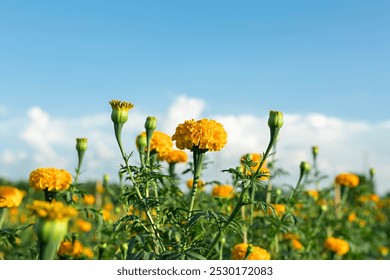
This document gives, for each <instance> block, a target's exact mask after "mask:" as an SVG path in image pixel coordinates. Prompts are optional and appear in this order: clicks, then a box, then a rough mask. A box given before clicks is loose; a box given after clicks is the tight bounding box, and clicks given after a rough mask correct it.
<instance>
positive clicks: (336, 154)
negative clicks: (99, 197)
mask: <svg viewBox="0 0 390 280" xmlns="http://www.w3.org/2000/svg"><path fill="white" fill-rule="evenodd" d="M205 106H206V102H205V101H204V100H200V99H196V98H191V97H188V96H185V95H180V96H178V97H177V98H176V99H175V100H174V102H173V103H172V104H171V106H170V107H169V108H168V109H167V110H166V112H165V114H164V113H163V114H162V115H160V116H159V117H158V130H161V131H164V132H166V133H168V134H170V135H172V134H173V133H174V130H175V127H176V126H177V124H179V123H181V122H183V121H184V120H186V119H191V118H194V119H198V118H202V117H207V118H213V119H215V120H217V121H219V122H221V123H222V124H223V125H224V127H225V129H226V131H227V133H228V143H227V145H226V146H225V147H224V149H223V150H222V151H220V152H213V153H208V158H209V159H210V160H211V161H212V162H213V163H212V164H211V165H210V166H209V168H208V170H207V171H206V172H204V174H203V176H204V179H205V180H214V179H216V180H220V181H223V182H225V181H226V182H228V181H229V179H230V177H229V175H228V174H226V173H222V172H221V170H222V169H227V168H230V167H235V166H237V165H238V164H239V159H240V157H241V156H242V155H243V154H245V153H252V152H253V153H262V152H263V151H264V149H265V148H266V145H267V143H268V138H269V129H268V127H267V119H268V116H266V115H264V116H257V115H253V114H242V115H210V116H205V115H203V111H204V108H205ZM1 111H2V112H3V114H2V115H1V117H2V120H1V121H2V128H0V137H1V138H2V139H3V141H2V142H1V143H0V160H1V162H2V164H1V166H0V176H2V177H5V178H9V179H26V178H28V175H29V173H30V172H31V171H32V170H34V169H36V168H38V167H49V166H54V167H57V168H65V169H67V170H69V171H71V172H72V171H73V170H74V167H75V166H76V164H77V153H76V150H75V144H76V140H75V139H76V138H79V137H86V138H88V150H87V153H86V158H85V160H84V164H85V165H84V173H83V174H82V177H81V178H80V179H84V180H100V179H101V177H102V176H103V174H109V175H110V176H111V178H113V180H115V178H117V174H118V168H119V166H120V163H121V157H120V153H119V150H118V147H117V145H116V142H115V137H114V134H113V127H112V122H111V119H110V112H108V111H107V112H104V113H101V114H96V115H88V116H84V117H82V118H58V117H56V116H54V115H49V114H48V113H47V112H45V110H44V108H39V107H32V108H30V109H29V110H28V112H26V115H25V116H23V117H21V118H19V119H14V118H9V116H8V114H7V111H8V110H7V108H2V110H1ZM146 117H147V116H146V115H145V114H143V113H140V112H137V111H136V110H132V111H130V112H129V121H128V122H127V123H126V125H125V128H124V130H123V142H124V145H125V147H127V151H128V152H131V151H135V144H134V139H135V137H136V136H137V135H138V134H139V133H140V132H142V131H143V129H144V128H143V126H144V122H145V118H146ZM389 136H390V120H389V121H384V122H378V123H374V124H372V123H366V122H362V121H346V120H343V119H338V118H334V117H331V116H325V115H322V114H318V113H310V114H288V113H285V114H284V125H283V127H282V129H281V132H280V136H279V140H278V143H277V148H276V151H277V153H276V158H277V160H278V164H279V166H280V167H281V168H283V169H285V170H286V171H287V172H289V173H290V176H289V177H286V178H285V180H286V181H287V183H288V184H294V183H295V181H296V180H297V177H298V172H299V164H300V162H301V161H308V162H311V147H312V146H314V145H316V146H318V147H319V149H320V153H319V162H318V163H319V168H320V170H321V171H322V172H323V173H325V174H327V175H329V177H330V178H333V177H334V176H335V175H337V174H338V173H341V172H358V173H368V170H369V168H371V167H373V168H375V169H376V171H377V175H376V176H377V177H376V178H377V191H378V192H379V193H381V194H384V193H387V192H390V185H388V182H389V181H390V174H389V172H387V170H389V169H390V163H389V161H388V158H387V153H386V151H390V144H389V142H388V141H387V139H388V137H389ZM133 161H134V163H135V164H136V163H137V157H134V159H133Z"/></svg>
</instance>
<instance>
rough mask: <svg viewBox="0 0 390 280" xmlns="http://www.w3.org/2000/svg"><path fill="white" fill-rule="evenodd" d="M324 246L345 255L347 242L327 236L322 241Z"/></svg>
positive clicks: (347, 246)
mask: <svg viewBox="0 0 390 280" xmlns="http://www.w3.org/2000/svg"><path fill="white" fill-rule="evenodd" d="M324 247H325V249H327V250H330V251H332V252H334V253H336V255H340V256H342V255H345V254H346V253H348V251H349V243H348V242H347V241H345V240H343V239H341V238H335V237H328V238H327V239H326V240H325V242H324Z"/></svg>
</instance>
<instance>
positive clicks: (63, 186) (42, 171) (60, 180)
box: [29, 168, 72, 191]
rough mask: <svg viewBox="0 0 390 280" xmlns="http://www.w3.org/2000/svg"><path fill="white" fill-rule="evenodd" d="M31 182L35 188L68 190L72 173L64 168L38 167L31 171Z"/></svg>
mask: <svg viewBox="0 0 390 280" xmlns="http://www.w3.org/2000/svg"><path fill="white" fill-rule="evenodd" d="M29 182H30V185H31V187H32V188H33V189H35V190H45V189H46V190H48V191H60V190H67V189H68V188H69V187H70V184H71V183H72V175H70V173H69V172H68V171H66V170H64V169H56V168H38V169H36V170H34V171H32V172H31V173H30V178H29Z"/></svg>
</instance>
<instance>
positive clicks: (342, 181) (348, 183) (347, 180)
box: [335, 173, 359, 188]
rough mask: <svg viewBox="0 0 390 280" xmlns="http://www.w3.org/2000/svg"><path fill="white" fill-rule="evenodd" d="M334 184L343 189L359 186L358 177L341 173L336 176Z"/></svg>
mask: <svg viewBox="0 0 390 280" xmlns="http://www.w3.org/2000/svg"><path fill="white" fill-rule="evenodd" d="M335 182H336V184H339V185H341V186H344V187H350V188H355V187H357V186H358V185H359V177H358V176H356V175H355V174H349V173H343V174H339V175H337V176H336V178H335Z"/></svg>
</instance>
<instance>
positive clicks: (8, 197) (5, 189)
mask: <svg viewBox="0 0 390 280" xmlns="http://www.w3.org/2000/svg"><path fill="white" fill-rule="evenodd" d="M25 194H26V193H25V192H24V191H21V190H19V189H17V188H14V187H9V186H0V208H12V207H18V206H19V205H20V203H22V199H23V196H25Z"/></svg>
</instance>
